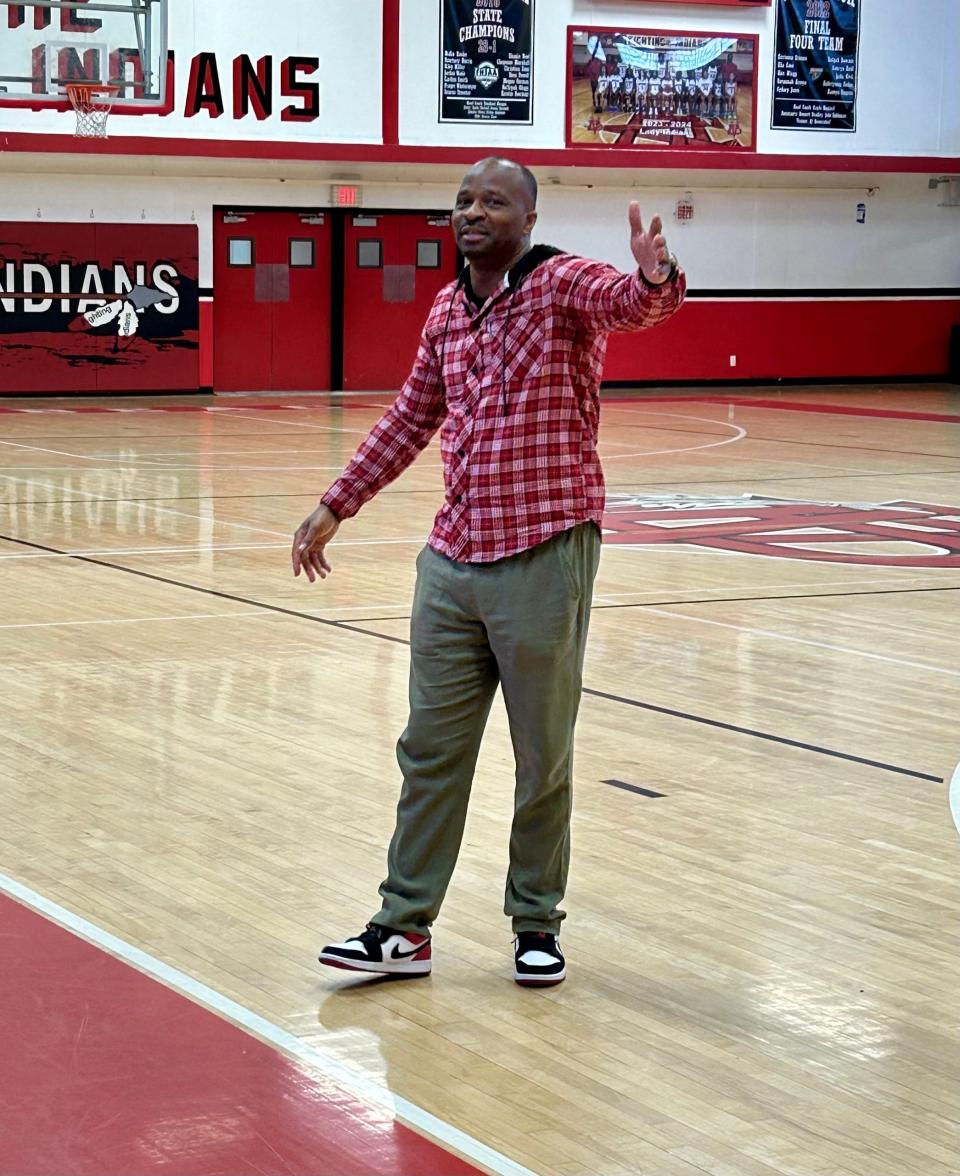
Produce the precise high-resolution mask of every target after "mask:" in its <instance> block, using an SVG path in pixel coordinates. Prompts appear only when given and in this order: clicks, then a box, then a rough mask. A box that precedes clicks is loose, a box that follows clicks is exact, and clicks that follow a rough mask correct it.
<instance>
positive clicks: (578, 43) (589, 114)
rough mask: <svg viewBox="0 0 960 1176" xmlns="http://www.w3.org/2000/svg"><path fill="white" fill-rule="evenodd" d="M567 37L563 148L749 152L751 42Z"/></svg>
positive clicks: (655, 35) (724, 36)
mask: <svg viewBox="0 0 960 1176" xmlns="http://www.w3.org/2000/svg"><path fill="white" fill-rule="evenodd" d="M568 33H569V42H568V51H567V75H568V85H567V146H568V147H600V148H611V147H614V148H615V147H631V148H649V149H657V148H659V149H661V150H664V149H666V150H676V149H678V148H680V149H692V150H711V151H713V150H719V151H755V150H756V136H755V133H754V121H755V120H754V111H755V109H756V68H755V63H756V58H757V39H756V37H753V36H744V35H738V34H736V33H705V32H697V33H677V32H670V33H667V32H662V31H655V30H647V29H609V28H570V29H568Z"/></svg>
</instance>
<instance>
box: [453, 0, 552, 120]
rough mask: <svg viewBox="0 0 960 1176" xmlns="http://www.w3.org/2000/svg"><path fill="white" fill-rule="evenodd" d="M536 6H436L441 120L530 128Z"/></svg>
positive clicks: (459, 2) (494, 2)
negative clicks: (438, 35)
mask: <svg viewBox="0 0 960 1176" xmlns="http://www.w3.org/2000/svg"><path fill="white" fill-rule="evenodd" d="M533 6H534V0H440V119H439V121H440V122H442V123H447V122H455V123H463V122H498V123H523V124H526V125H528V126H529V125H530V124H532V122H533Z"/></svg>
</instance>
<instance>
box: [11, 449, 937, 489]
mask: <svg viewBox="0 0 960 1176" xmlns="http://www.w3.org/2000/svg"><path fill="white" fill-rule="evenodd" d="M291 435H295V434H291ZM958 460H960V459H958ZM2 468H6V469H22V468H23V467H21V466H6V467H2ZM37 468H39V469H51V468H53V467H51V466H40V467H37ZM957 472H958V471H957V470H955V469H950V470H902V471H898V472H897V473H890V472H888V471H887V470H868V471H867V472H866V473H861V474H833V473H831V474H783V475H779V474H778V475H776V476H775V477H762V478H754V479H753V481H752V483H751V484H752V485H760V486H763V485H766V483H767V482H824V481H832V480H833V479H835V478H836V479H840V478H888V479H890V480H892V481H896V480H897V479H899V478H911V477H921V478H927V477H930V478H933V477H940V476H941V475H944V474H956V473H957ZM742 484H743V479H742V478H707V479H704V480H703V481H692V480H691V479H689V478H685V479H683V480H682V481H669V482H647V481H645V482H644V483H643V486H642V487H641V488H640V489H639V490H638V489H637V484H636V482H610V481H608V482H607V483H606V486H607V489H608V490H618V491H624V492H626V493H630V492H634V493H641V492H645V491H648V490H649V488H650V487H651V486H727V485H737V486H739V485H742ZM380 493H381V494H390V495H401V494H433V495H436V493H437V491H436V489H433V488H431V489H427V490H397V489H396V488H395V487H393V486H386V487H384V489H383V490H381V492H380ZM314 497H315V493H314V492H312V491H303V492H297V493H270V494H158V495H156V496H155V497H153V498H99V499H98V500H97V501H98V502H220V501H221V500H222V501H224V502H229V501H231V500H232V499H235V498H236V499H244V498H250V499H258V498H314ZM80 505H82V504H81V503H77V502H71V501H70V500H69V499H66V498H38V499H29V498H20V499H15V500H14V501H13V502H2V501H0V507H4V506H80Z"/></svg>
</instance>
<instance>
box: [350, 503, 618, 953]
mask: <svg viewBox="0 0 960 1176" xmlns="http://www.w3.org/2000/svg"><path fill="white" fill-rule="evenodd" d="M599 560H600V532H599V531H598V529H597V528H596V526H595V525H594V524H593V523H581V524H580V525H579V526H577V527H574V528H573V529H572V530H569V531H564V532H563V533H562V534H559V535H555V536H554V537H553V538H552V539H549V540H547V542H545V543H541V544H539V545H538V546H536V547H532V548H530V549H528V550H527V551H523V552H521V553H520V554H519V555H514V556H510V557H509V558H507V559H501V560H497V561H496V562H494V563H487V564H469V563H457V562H455V561H454V560H451V559H448V558H446V556H443V555H439V554H438V553H437V552H435V551H434V550H433V549H432V548H430V547H426V548H424V550H423V551H422V552H421V553H420V555H419V557H418V558H417V586H416V591H415V593H414V600H413V615H412V617H411V624H410V636H411V652H410V719H409V722H408V725H407V729H406V730H405V731H404V733H403V735H402V736H401V737H400V741H399V743H398V744H397V760H398V762H399V764H400V770H401V771H402V773H403V789H402V791H401V794H400V803H399V805H398V808H397V827H396V831H395V832H394V835H393V839H392V841H391V842H390V850H389V854H388V859H387V868H388V876H387V878H386V880H385V881H384V883H383V885H382V886H381V887H380V894H381V896H382V898H383V907H382V909H381V910H380V911H379V912H378V913H377V914H376V915H374V917H373V922H375V923H378V924H380V925H381V926H384V927H392V928H394V929H395V930H397V931H418V932H423V931H424V930H425V929H426V928H427V927H429V926H430V924H431V923H432V922H433V921H434V919H435V918H436V917H437V914H438V912H439V910H440V904H441V903H442V902H443V897H444V895H445V894H446V890H447V886H448V885H449V882H450V877H451V875H452V873H453V868H454V865H455V864H456V860H457V855H458V853H459V851H460V843H461V840H462V838H463V827H464V822H465V820H466V815H467V803H468V801H469V799H470V787H471V784H472V783H473V774H474V769H475V768H476V763H477V756H478V754H479V751H480V740H481V737H482V735H483V729H484V726H485V724H486V721H487V716H488V715H489V713H490V706H491V704H492V702H493V697H494V694H495V693H496V690H497V686H498V685H499V686H500V687H501V688H502V690H503V697H504V702H505V703H506V708H507V716H508V719H509V722H510V737H511V740H512V742H513V750H514V754H515V757H516V765H517V773H516V791H515V796H514V815H513V827H512V830H511V834H510V866H509V870H508V873H507V885H506V899H505V904H504V912H505V913H506V914H507V915H509V916H510V917H511V919H512V920H513V929H514V931H515V932H516V931H552V932H554V933H556V932H557V931H558V930H559V928H560V920H561V919H563V918H564V912H563V911H561V910H559V909H558V904H559V903H560V902H561V901H562V899H563V894H564V890H565V889H566V882H567V866H568V862H569V857H570V807H571V783H572V781H571V773H572V765H573V731H574V725H575V723H576V718H577V708H578V706H579V704H580V693H581V685H582V674H583V654H584V648H585V646H586V640H587V628H588V625H589V621H590V600H591V595H592V591H593V581H594V578H595V577H596V574H597V565H598V563H599Z"/></svg>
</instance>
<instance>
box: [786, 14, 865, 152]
mask: <svg viewBox="0 0 960 1176" xmlns="http://www.w3.org/2000/svg"><path fill="white" fill-rule="evenodd" d="M859 23H860V0H777V40H776V58H775V64H774V76H773V113H772V117H771V122H770V125H771V127H773V128H774V129H776V130H787V131H855V130H856V129H857V41H858V36H859Z"/></svg>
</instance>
